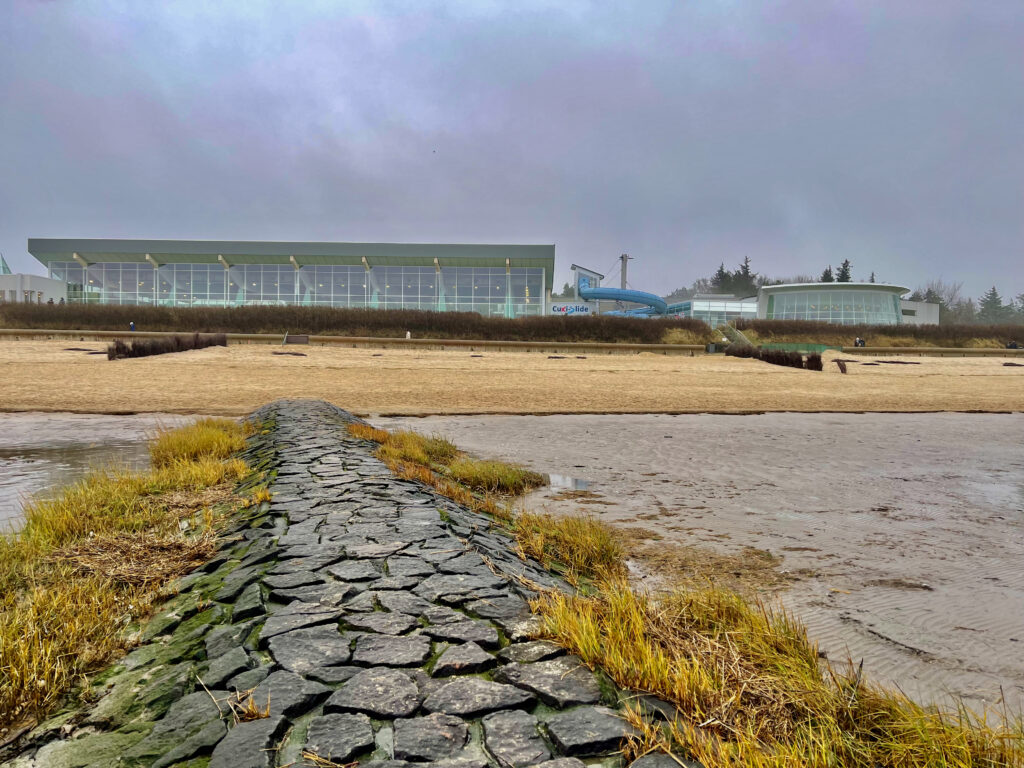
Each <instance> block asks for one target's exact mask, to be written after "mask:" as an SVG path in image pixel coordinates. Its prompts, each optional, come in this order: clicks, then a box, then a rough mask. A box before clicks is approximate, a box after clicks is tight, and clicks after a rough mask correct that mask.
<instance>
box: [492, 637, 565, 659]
mask: <svg viewBox="0 0 1024 768" xmlns="http://www.w3.org/2000/svg"><path fill="white" fill-rule="evenodd" d="M564 653H565V649H564V648H561V647H559V646H557V645H555V644H554V643H549V642H548V641H547V640H534V641H533V642H528V643H512V645H509V646H506V647H505V648H502V649H501V651H500V652H499V653H498V656H500V657H501V658H502V659H503V660H505V661H517V662H520V663H522V664H532V663H533V662H535V661H547V660H548V659H553V658H555V657H557V656H561V655H562V654H564Z"/></svg>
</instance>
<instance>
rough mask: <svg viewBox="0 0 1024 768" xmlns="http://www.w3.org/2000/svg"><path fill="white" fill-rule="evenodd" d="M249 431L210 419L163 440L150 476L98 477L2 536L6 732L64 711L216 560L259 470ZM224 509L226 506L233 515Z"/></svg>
mask: <svg viewBox="0 0 1024 768" xmlns="http://www.w3.org/2000/svg"><path fill="white" fill-rule="evenodd" d="M242 435H243V429H242V427H241V426H240V425H239V424H237V423H235V422H233V421H228V420H208V419H204V420H202V421H201V422H199V423H197V424H195V425H190V426H185V427H182V428H180V429H175V430H170V431H161V432H160V433H159V434H157V435H155V436H154V438H153V441H152V446H153V464H154V466H153V468H152V469H151V470H150V471H148V472H142V473H130V472H123V471H105V472H98V473H95V474H93V475H90V476H89V477H87V478H85V479H84V480H82V481H80V482H78V483H75V484H74V485H72V486H70V487H68V488H66V489H64V490H63V491H62V492H61V493H59V494H58V495H56V496H54V497H52V498H46V499H37V500H35V501H33V502H31V503H30V504H29V505H28V506H27V508H26V510H25V524H24V527H23V528H22V529H21V530H20V531H19V532H18V533H17V534H16V535H14V536H11V537H0V737H2V736H3V734H4V729H5V728H8V727H11V726H15V725H16V724H18V723H24V722H26V721H27V722H31V721H32V720H34V719H38V718H40V717H43V716H45V715H46V714H47V713H48V712H50V711H51V710H52V709H53V708H54V707H56V706H57V705H58V704H59V703H60V702H61V701H62V699H63V698H64V697H65V695H66V694H67V693H68V691H69V690H71V689H72V688H73V686H75V685H77V684H78V682H79V681H80V680H81V678H82V676H83V675H84V674H86V673H87V672H88V671H90V670H92V669H94V668H96V667H98V666H99V665H101V664H103V663H105V662H107V661H109V660H110V659H111V658H112V657H113V656H114V655H116V654H117V653H119V652H121V651H122V650H124V649H125V648H127V647H128V646H129V644H130V641H129V639H128V636H127V635H126V634H125V633H123V632H121V631H120V630H121V629H123V628H125V627H126V626H128V625H129V624H131V623H133V622H136V621H138V620H140V619H142V618H144V617H145V616H146V615H147V614H148V612H149V611H150V609H151V607H152V606H153V604H154V602H155V600H156V599H157V597H158V594H159V589H160V586H161V584H163V583H164V582H165V581H166V580H167V579H168V578H171V577H173V576H175V575H177V574H179V573H182V572H184V571H186V570H188V569H190V568H192V567H194V566H195V565H196V564H198V563H199V562H202V561H203V560H205V559H206V557H207V555H208V554H209V552H210V551H211V550H212V548H213V542H214V538H215V534H216V530H217V527H218V523H219V521H220V519H222V518H221V516H220V514H219V513H216V512H214V511H213V510H212V509H211V508H210V505H213V504H220V503H222V502H225V501H230V500H231V499H232V498H233V497H232V496H231V493H230V484H231V483H233V482H235V481H237V480H239V479H241V478H242V477H243V476H244V475H245V474H247V473H248V469H247V467H246V465H245V464H244V462H242V461H240V460H238V459H232V458H230V456H231V454H232V453H233V452H234V451H235V450H237V447H238V446H240V445H242ZM222 511H223V509H222Z"/></svg>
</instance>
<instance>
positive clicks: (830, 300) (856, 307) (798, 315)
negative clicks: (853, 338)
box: [757, 283, 910, 325]
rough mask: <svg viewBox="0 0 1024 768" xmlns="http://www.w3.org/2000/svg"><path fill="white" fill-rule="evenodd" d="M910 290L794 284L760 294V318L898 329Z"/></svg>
mask: <svg viewBox="0 0 1024 768" xmlns="http://www.w3.org/2000/svg"><path fill="white" fill-rule="evenodd" d="M909 290H910V289H909V288H903V287H901V286H898V285H881V284H879V283H792V284H788V285H766V286H763V287H762V288H761V290H760V291H758V298H757V305H758V312H757V316H758V317H761V318H764V319H766V320H812V321H815V322H819V323H835V324H837V325H857V324H865V325H898V324H899V323H901V322H903V312H902V307H901V304H900V296H901V295H903V294H904V293H908V292H909Z"/></svg>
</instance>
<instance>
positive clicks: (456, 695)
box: [423, 677, 536, 718]
mask: <svg viewBox="0 0 1024 768" xmlns="http://www.w3.org/2000/svg"><path fill="white" fill-rule="evenodd" d="M535 702H536V697H535V696H534V695H533V694H532V693H530V692H529V691H524V690H521V689H519V688H516V687H515V686H512V685H504V684H502V683H495V682H492V681H490V680H482V679H480V678H479V677H461V678H457V679H455V680H453V681H452V682H450V683H446V684H445V685H443V686H441V687H440V688H439V689H438V690H436V691H435V692H434V693H432V694H430V696H428V697H427V699H426V701H424V702H423V708H424V709H426V710H427V711H428V712H444V713H445V714H448V715H460V716H462V717H467V718H476V717H481V716H482V715H486V714H489V713H491V712H497V711H498V710H500V709H524V708H529V707H531V706H533V704H534V703H535Z"/></svg>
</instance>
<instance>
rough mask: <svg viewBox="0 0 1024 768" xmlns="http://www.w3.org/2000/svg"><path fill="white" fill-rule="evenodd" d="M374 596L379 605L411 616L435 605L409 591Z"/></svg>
mask: <svg viewBox="0 0 1024 768" xmlns="http://www.w3.org/2000/svg"><path fill="white" fill-rule="evenodd" d="M375 596H376V598H377V602H379V603H380V604H381V607H383V608H385V609H387V610H389V611H393V612H395V613H407V614H409V615H411V616H421V615H423V613H424V612H425V611H428V610H430V609H431V608H434V607H435V606H434V604H433V603H431V602H430V601H429V600H424V599H423V598H422V597H417V596H416V595H413V594H410V593H409V592H395V591H389V592H377V593H376V594H375ZM463 618H464V617H463Z"/></svg>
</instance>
